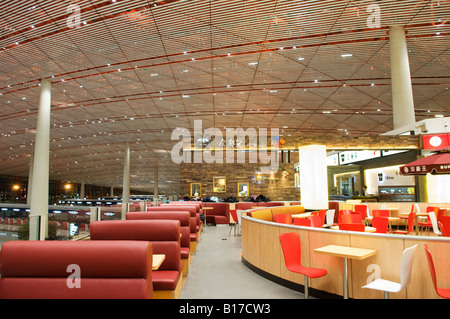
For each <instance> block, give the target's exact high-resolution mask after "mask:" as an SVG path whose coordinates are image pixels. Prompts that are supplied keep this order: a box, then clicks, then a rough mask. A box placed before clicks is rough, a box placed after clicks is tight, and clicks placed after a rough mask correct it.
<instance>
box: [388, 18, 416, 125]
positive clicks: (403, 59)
mask: <svg viewBox="0 0 450 319" xmlns="http://www.w3.org/2000/svg"><path fill="white" fill-rule="evenodd" d="M389 44H390V54H391V85H392V109H393V120H394V130H395V129H398V128H401V127H404V126H407V125H412V124H414V123H416V117H415V113H414V100H413V92H412V84H411V71H410V68H409V58H408V47H407V44H406V33H405V28H404V27H403V26H401V25H396V26H391V27H390V28H389Z"/></svg>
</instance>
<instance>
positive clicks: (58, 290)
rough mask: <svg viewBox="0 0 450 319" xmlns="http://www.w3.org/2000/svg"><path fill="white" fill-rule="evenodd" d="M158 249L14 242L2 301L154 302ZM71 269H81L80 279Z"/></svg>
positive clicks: (0, 283) (4, 265)
mask: <svg viewBox="0 0 450 319" xmlns="http://www.w3.org/2000/svg"><path fill="white" fill-rule="evenodd" d="M152 257H153V253H152V245H151V243H149V242H132V241H117V242H114V243H112V242H110V241H9V242H6V243H4V244H3V246H2V250H1V251H0V264H1V267H0V273H1V279H0V299H150V298H152V296H153V286H152ZM69 265H77V266H78V267H79V274H80V279H79V281H78V282H79V284H80V285H79V288H77V286H76V287H74V288H70V287H69V285H68V282H71V283H72V284H75V283H76V282H77V281H76V280H77V279H73V278H69V276H71V275H73V274H75V272H74V270H73V269H71V268H68V266H69Z"/></svg>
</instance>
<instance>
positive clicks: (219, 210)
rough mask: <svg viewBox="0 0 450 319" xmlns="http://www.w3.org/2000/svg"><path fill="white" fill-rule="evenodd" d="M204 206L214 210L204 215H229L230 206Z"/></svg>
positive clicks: (223, 204)
mask: <svg viewBox="0 0 450 319" xmlns="http://www.w3.org/2000/svg"><path fill="white" fill-rule="evenodd" d="M204 206H205V207H213V208H214V209H211V210H208V211H207V213H206V215H220V216H229V214H230V204H228V203H205V204H204Z"/></svg>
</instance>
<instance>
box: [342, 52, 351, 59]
mask: <svg viewBox="0 0 450 319" xmlns="http://www.w3.org/2000/svg"><path fill="white" fill-rule="evenodd" d="M352 56H353V54H351V53H344V54H341V57H342V58H349V57H352Z"/></svg>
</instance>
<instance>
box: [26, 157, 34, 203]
mask: <svg viewBox="0 0 450 319" xmlns="http://www.w3.org/2000/svg"><path fill="white" fill-rule="evenodd" d="M33 165H34V156H33V154H30V169H29V171H28V186H27V205H31V187H32V186H31V185H32V183H33Z"/></svg>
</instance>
